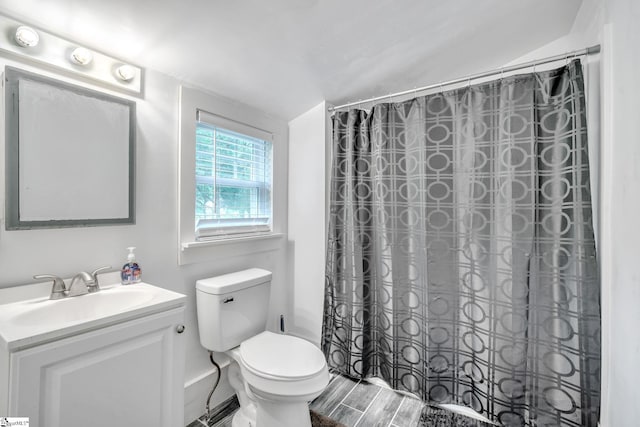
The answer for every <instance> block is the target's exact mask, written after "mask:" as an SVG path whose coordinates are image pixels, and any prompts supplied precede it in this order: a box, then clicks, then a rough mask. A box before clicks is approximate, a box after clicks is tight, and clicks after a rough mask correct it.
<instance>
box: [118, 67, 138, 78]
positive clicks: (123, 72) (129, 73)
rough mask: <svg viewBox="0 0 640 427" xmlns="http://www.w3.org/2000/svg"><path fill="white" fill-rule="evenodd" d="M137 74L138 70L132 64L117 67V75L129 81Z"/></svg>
mask: <svg viewBox="0 0 640 427" xmlns="http://www.w3.org/2000/svg"><path fill="white" fill-rule="evenodd" d="M135 76H136V70H135V68H133V67H132V66H131V65H127V64H123V65H121V66H119V67H118V68H116V77H118V78H119V79H120V80H123V81H125V82H128V81H129V80H131V79H133V78H134V77H135Z"/></svg>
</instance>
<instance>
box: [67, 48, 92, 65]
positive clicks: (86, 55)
mask: <svg viewBox="0 0 640 427" xmlns="http://www.w3.org/2000/svg"><path fill="white" fill-rule="evenodd" d="M91 61H93V53H91V51H90V50H89V49H85V48H84V47H77V48H75V49H74V50H73V52H71V62H73V63H74V64H78V65H88V64H90V63H91Z"/></svg>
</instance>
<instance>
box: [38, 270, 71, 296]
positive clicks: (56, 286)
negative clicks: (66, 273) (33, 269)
mask: <svg viewBox="0 0 640 427" xmlns="http://www.w3.org/2000/svg"><path fill="white" fill-rule="evenodd" d="M33 278H34V279H36V280H38V279H53V286H52V287H51V295H50V296H49V299H61V298H64V297H66V296H67V287H66V286H65V284H64V280H62V279H61V278H60V277H58V276H56V275H54V274H36V275H35V276H33Z"/></svg>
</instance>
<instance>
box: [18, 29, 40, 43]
mask: <svg viewBox="0 0 640 427" xmlns="http://www.w3.org/2000/svg"><path fill="white" fill-rule="evenodd" d="M15 40H16V43H18V44H19V45H20V46H22V47H34V46H37V45H38V42H39V41H40V36H39V35H38V32H37V31H36V30H34V29H33V28H31V27H27V26H26V25H21V26H19V27H18V28H17V29H16V34H15Z"/></svg>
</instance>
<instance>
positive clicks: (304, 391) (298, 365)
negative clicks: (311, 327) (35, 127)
mask: <svg viewBox="0 0 640 427" xmlns="http://www.w3.org/2000/svg"><path fill="white" fill-rule="evenodd" d="M270 288H271V272H270V271H267V270H263V269H259V268H251V269H248V270H243V271H238V272H235V273H230V274H225V275H222V276H216V277H211V278H208V279H201V280H198V281H197V282H196V303H197V312H198V327H199V330H200V343H201V344H202V346H203V347H204V348H206V349H207V350H209V351H214V352H219V353H225V354H226V355H227V356H229V357H230V358H231V361H232V362H231V365H230V366H229V371H228V377H229V383H230V384H231V386H232V387H233V389H234V390H235V392H236V395H237V396H238V401H239V402H240V409H239V410H238V411H237V412H236V414H235V415H234V417H233V422H232V426H233V427H311V420H310V416H309V404H308V402H309V401H311V400H313V399H314V398H316V397H317V396H318V395H320V393H322V391H323V390H324V389H325V388H326V386H327V384H328V383H329V371H328V369H327V363H326V360H325V358H324V355H323V354H322V352H321V351H320V349H318V348H317V347H316V346H315V345H313V344H312V343H310V342H309V341H306V340H304V339H302V338H298V337H294V336H290V335H285V334H280V333H274V332H270V331H267V330H266V323H267V313H268V310H269V295H270Z"/></svg>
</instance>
